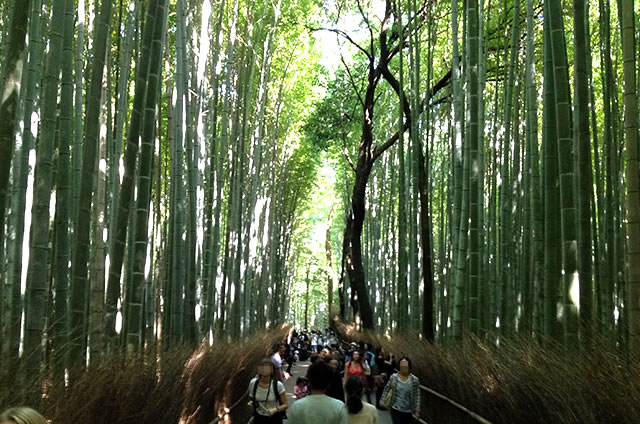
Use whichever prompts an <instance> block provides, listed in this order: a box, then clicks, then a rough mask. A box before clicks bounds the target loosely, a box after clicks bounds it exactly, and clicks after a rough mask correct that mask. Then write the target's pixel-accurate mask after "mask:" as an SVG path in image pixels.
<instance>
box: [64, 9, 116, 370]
mask: <svg viewBox="0 0 640 424" xmlns="http://www.w3.org/2000/svg"><path fill="white" fill-rule="evenodd" d="M112 6H113V2H111V1H106V0H103V2H102V4H101V9H100V14H99V15H98V16H97V17H96V21H95V23H94V30H95V36H94V44H93V46H94V49H93V63H92V65H91V66H92V68H91V83H90V86H89V92H88V100H87V110H86V116H85V137H84V143H83V151H82V182H81V184H80V198H79V201H78V210H77V215H76V222H75V224H76V227H75V233H74V236H75V243H74V250H73V262H72V268H71V275H72V279H71V332H70V340H71V348H70V355H69V366H70V368H71V369H72V374H71V376H72V377H71V380H72V381H73V380H75V379H76V378H77V377H78V374H77V372H78V371H79V369H80V368H81V367H83V366H84V361H85V359H84V356H85V351H86V331H85V328H86V326H85V323H86V314H87V309H86V307H87V302H86V299H87V292H88V289H89V275H88V271H87V266H88V264H89V254H90V244H89V234H90V229H89V225H90V223H91V202H92V199H93V183H94V178H95V166H96V151H97V144H98V134H99V131H100V125H99V117H100V94H101V93H102V78H103V76H104V68H105V66H104V64H105V58H106V52H107V43H108V41H109V39H110V37H109V33H110V28H111V9H112Z"/></svg>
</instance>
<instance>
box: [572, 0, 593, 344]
mask: <svg viewBox="0 0 640 424" xmlns="http://www.w3.org/2000/svg"><path fill="white" fill-rule="evenodd" d="M573 22H574V24H573V45H574V55H573V57H574V69H575V72H574V79H575V82H574V84H575V87H574V117H575V128H574V150H575V152H576V155H577V159H578V166H577V167H576V170H577V180H578V185H577V187H578V191H577V193H576V198H577V209H578V255H577V256H578V276H579V281H580V282H579V284H580V300H579V305H580V335H581V342H582V343H583V345H584V346H585V347H590V344H591V340H592V337H593V336H592V333H593V318H592V317H593V311H592V308H593V306H592V305H593V301H592V293H593V272H592V262H591V258H592V254H593V253H592V251H591V245H592V242H591V219H592V218H591V199H592V194H593V173H592V169H591V138H590V135H589V75H588V74H587V72H588V70H589V68H588V66H587V59H588V58H590V57H591V53H590V47H589V38H588V37H587V34H588V30H587V27H588V25H589V21H588V16H587V13H586V4H585V0H574V2H573Z"/></svg>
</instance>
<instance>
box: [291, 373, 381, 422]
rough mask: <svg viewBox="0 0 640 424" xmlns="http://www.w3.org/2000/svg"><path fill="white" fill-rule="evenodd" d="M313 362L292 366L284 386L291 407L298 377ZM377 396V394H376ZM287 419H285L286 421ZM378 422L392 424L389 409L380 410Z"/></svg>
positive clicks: (294, 399)
mask: <svg viewBox="0 0 640 424" xmlns="http://www.w3.org/2000/svg"><path fill="white" fill-rule="evenodd" d="M310 364H311V363H310V362H309V361H304V362H297V363H296V364H295V365H294V366H293V367H291V378H289V379H288V380H287V381H285V382H284V387H285V389H286V390H287V399H288V400H289V407H291V405H292V404H293V402H295V401H296V396H295V394H294V391H293V386H295V385H296V380H297V378H298V377H304V376H305V375H306V374H307V368H308V367H309V365H310ZM374 396H375V394H374ZM286 422H287V421H286V420H285V423H286ZM378 424H391V415H390V414H389V411H380V410H378Z"/></svg>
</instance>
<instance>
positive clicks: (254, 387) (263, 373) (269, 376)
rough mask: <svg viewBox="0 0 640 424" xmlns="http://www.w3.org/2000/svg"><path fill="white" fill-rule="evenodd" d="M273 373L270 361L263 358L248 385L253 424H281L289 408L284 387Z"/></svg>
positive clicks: (273, 369)
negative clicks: (256, 374)
mask: <svg viewBox="0 0 640 424" xmlns="http://www.w3.org/2000/svg"><path fill="white" fill-rule="evenodd" d="M274 371H275V365H274V364H273V362H272V361H271V359H269V358H265V359H263V360H262V361H260V364H258V376H257V377H255V378H253V379H252V380H251V382H250V383H249V399H250V401H251V403H252V404H253V423H255V424H262V423H264V424H282V420H283V419H284V416H285V412H284V411H286V410H287V408H288V406H289V404H288V402H287V394H286V392H285V388H284V385H283V384H282V382H280V381H278V380H276V379H275V378H274V377H273V374H274Z"/></svg>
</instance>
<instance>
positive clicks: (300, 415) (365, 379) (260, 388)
mask: <svg viewBox="0 0 640 424" xmlns="http://www.w3.org/2000/svg"><path fill="white" fill-rule="evenodd" d="M306 360H309V362H310V365H309V367H308V369H307V373H306V375H305V376H304V377H298V378H297V379H296V384H295V386H294V395H295V398H296V402H294V403H293V405H292V406H291V407H290V406H289V404H288V400H287V397H286V392H285V387H284V384H283V382H284V381H286V380H288V379H289V378H291V374H290V373H291V367H292V366H293V365H294V364H295V363H296V362H298V361H306ZM249 399H250V403H251V405H252V406H253V408H254V414H253V418H252V422H253V423H254V424H261V423H265V424H281V423H282V422H283V419H284V418H285V417H286V418H287V423H288V424H315V423H318V424H347V423H348V424H377V423H378V412H377V410H376V409H380V410H386V409H390V412H391V420H392V422H393V424H409V423H411V422H413V420H414V419H418V417H419V412H420V382H419V380H418V377H416V376H415V375H414V374H412V373H411V359H409V358H408V357H406V356H403V357H400V358H395V357H394V355H393V353H392V352H386V351H385V350H384V349H383V348H382V347H378V348H376V349H374V348H373V347H372V346H370V345H368V344H367V343H356V342H351V343H350V344H346V343H341V342H340V340H339V339H338V337H337V335H336V334H335V333H334V332H333V331H332V330H330V329H326V330H324V332H323V331H320V330H311V331H300V332H297V331H295V330H293V331H292V332H291V333H290V334H289V337H288V338H287V340H285V341H283V342H281V343H277V344H275V345H274V346H273V348H272V353H271V356H270V357H268V358H265V359H263V360H262V361H261V362H260V363H259V364H258V375H257V377H255V378H254V379H252V380H251V382H250V383H249ZM364 399H366V402H365V401H364ZM374 404H375V406H374Z"/></svg>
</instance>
